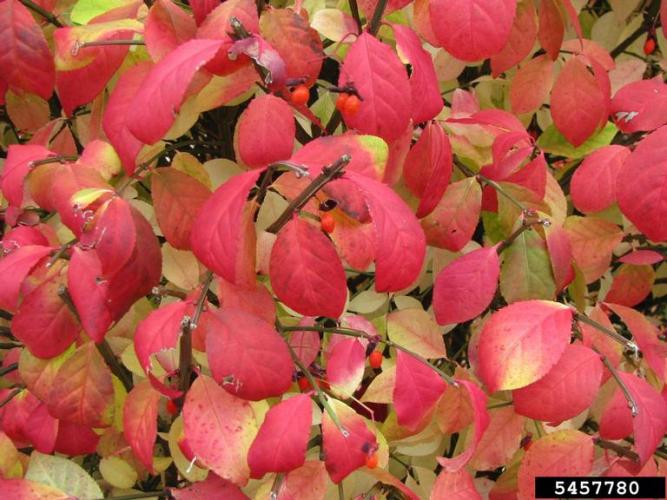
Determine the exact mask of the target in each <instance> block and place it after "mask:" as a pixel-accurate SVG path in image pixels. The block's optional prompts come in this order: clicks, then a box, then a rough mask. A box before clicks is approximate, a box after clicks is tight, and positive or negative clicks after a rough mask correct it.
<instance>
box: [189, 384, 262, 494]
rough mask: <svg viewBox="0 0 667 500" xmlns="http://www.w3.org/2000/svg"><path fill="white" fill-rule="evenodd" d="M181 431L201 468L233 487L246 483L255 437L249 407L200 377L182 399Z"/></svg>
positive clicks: (252, 417)
mask: <svg viewBox="0 0 667 500" xmlns="http://www.w3.org/2000/svg"><path fill="white" fill-rule="evenodd" d="M183 428H184V431H185V437H186V439H187V442H188V443H189V445H190V447H191V448H192V451H193V453H194V454H195V456H196V457H197V459H198V460H200V461H201V462H202V463H203V464H204V465H206V466H207V467H208V468H210V469H211V470H212V471H213V472H215V473H216V474H217V475H218V476H220V477H221V478H223V479H226V480H229V481H231V482H233V483H234V484H237V485H240V486H243V485H245V484H246V483H247V482H248V478H249V476H250V468H249V467H248V463H247V460H246V456H247V454H248V450H249V449H250V445H251V443H252V441H253V439H254V438H255V435H256V433H257V423H256V422H255V413H254V411H253V409H252V407H251V406H250V403H248V402H247V401H244V400H243V399H239V398H237V397H235V396H233V395H231V394H229V393H228V392H227V391H224V390H222V389H221V388H220V386H219V385H218V384H216V383H215V381H214V380H213V379H212V378H210V377H207V376H206V375H200V376H199V377H198V378H197V380H195V381H194V383H193V384H192V387H190V390H189V391H188V394H187V396H186V397H185V403H184V405H183Z"/></svg>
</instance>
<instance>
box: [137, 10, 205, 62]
mask: <svg viewBox="0 0 667 500" xmlns="http://www.w3.org/2000/svg"><path fill="white" fill-rule="evenodd" d="M193 10H194V6H193ZM196 31H197V26H196V25H195V21H194V20H193V19H192V17H191V16H189V15H188V14H186V13H185V11H184V10H183V9H182V8H181V7H179V6H177V5H176V4H174V3H173V2H172V1H171V0H158V1H157V2H155V3H154V4H153V6H152V7H151V8H150V10H149V11H148V16H146V22H145V27H144V40H145V42H146V49H147V50H148V53H149V54H150V56H151V58H152V59H153V61H159V60H160V59H162V58H163V57H165V56H167V55H168V54H169V52H171V51H173V50H175V49H176V47H178V46H179V45H181V44H182V43H185V42H186V41H188V40H189V39H190V38H192V37H194V35H195V32H196Z"/></svg>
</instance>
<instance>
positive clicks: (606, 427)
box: [600, 388, 634, 439]
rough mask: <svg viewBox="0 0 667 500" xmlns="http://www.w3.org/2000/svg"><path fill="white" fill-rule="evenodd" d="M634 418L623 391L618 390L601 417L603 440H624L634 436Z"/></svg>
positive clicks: (601, 435)
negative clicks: (631, 435)
mask: <svg viewBox="0 0 667 500" xmlns="http://www.w3.org/2000/svg"><path fill="white" fill-rule="evenodd" d="M633 420H634V419H633V418H632V413H630V409H629V408H628V401H627V400H626V399H625V396H624V395H623V391H621V389H620V388H617V389H616V390H615V391H614V393H613V395H612V397H611V399H610V400H609V401H608V402H607V404H606V405H605V407H604V409H603V411H602V416H601V417H600V437H601V438H602V439H623V438H626V437H628V436H629V435H630V434H632V427H633Z"/></svg>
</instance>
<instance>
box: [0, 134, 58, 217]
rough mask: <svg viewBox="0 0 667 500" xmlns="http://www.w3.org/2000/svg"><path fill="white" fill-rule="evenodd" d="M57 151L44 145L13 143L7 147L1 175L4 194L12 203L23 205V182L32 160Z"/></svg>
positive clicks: (0, 184)
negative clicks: (50, 149) (52, 150)
mask: <svg viewBox="0 0 667 500" xmlns="http://www.w3.org/2000/svg"><path fill="white" fill-rule="evenodd" d="M53 155H55V153H53V152H51V151H49V150H48V149H46V148H43V147H42V146H29V145H25V144H20V145H19V144H12V145H10V146H9V148H8V149H7V159H6V161H5V164H4V167H3V169H2V175H1V176H0V186H2V194H4V195H5V198H7V201H8V202H9V204H10V205H14V206H16V207H21V206H22V205H23V201H24V194H23V183H24V181H25V178H26V176H27V175H28V173H29V172H30V169H31V167H32V162H33V161H35V160H43V159H45V158H48V157H49V156H53Z"/></svg>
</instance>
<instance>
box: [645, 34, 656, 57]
mask: <svg viewBox="0 0 667 500" xmlns="http://www.w3.org/2000/svg"><path fill="white" fill-rule="evenodd" d="M653 52H655V38H653V37H651V36H649V37H647V38H646V41H645V42H644V54H646V55H647V56H650V55H651V54H653Z"/></svg>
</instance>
